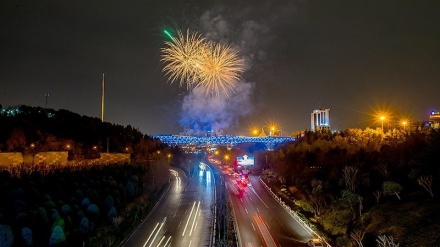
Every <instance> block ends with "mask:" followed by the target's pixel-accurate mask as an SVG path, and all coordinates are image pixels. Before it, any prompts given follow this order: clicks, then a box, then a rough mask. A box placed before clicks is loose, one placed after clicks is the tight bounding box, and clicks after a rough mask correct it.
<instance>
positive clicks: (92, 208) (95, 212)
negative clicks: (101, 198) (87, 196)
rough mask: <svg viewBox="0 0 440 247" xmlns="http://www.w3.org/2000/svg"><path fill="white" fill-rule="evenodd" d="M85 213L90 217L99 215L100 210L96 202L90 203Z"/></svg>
mask: <svg viewBox="0 0 440 247" xmlns="http://www.w3.org/2000/svg"><path fill="white" fill-rule="evenodd" d="M87 213H88V214H89V215H90V216H92V217H99V215H101V211H100V210H99V207H98V206H97V205H96V204H90V206H89V207H88V208H87Z"/></svg>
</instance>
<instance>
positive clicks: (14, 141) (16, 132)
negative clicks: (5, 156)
mask: <svg viewBox="0 0 440 247" xmlns="http://www.w3.org/2000/svg"><path fill="white" fill-rule="evenodd" d="M6 147H7V148H8V151H9V152H11V151H23V150H24V148H25V147H26V136H25V135H24V132H23V130H22V129H17V128H14V129H13V130H12V132H11V135H10V136H9V138H8V140H7V141H6Z"/></svg>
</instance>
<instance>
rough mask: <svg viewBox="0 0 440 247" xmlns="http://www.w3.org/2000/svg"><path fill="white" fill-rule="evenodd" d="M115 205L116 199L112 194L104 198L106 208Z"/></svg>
mask: <svg viewBox="0 0 440 247" xmlns="http://www.w3.org/2000/svg"><path fill="white" fill-rule="evenodd" d="M114 205H115V201H114V200H113V197H112V196H111V195H108V196H106V197H105V199H104V206H105V208H106V209H110V208H112V207H113V206H114Z"/></svg>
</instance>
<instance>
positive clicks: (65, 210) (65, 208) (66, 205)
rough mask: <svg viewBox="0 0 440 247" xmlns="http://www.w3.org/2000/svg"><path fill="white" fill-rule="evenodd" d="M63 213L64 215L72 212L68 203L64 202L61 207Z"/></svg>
mask: <svg viewBox="0 0 440 247" xmlns="http://www.w3.org/2000/svg"><path fill="white" fill-rule="evenodd" d="M61 213H62V214H63V216H67V215H69V214H71V213H72V208H71V207H70V206H69V205H68V204H64V205H63V206H62V207H61Z"/></svg>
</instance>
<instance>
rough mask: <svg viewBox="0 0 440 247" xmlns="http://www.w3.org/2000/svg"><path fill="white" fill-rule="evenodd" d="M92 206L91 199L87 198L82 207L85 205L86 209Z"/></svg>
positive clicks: (82, 202)
mask: <svg viewBox="0 0 440 247" xmlns="http://www.w3.org/2000/svg"><path fill="white" fill-rule="evenodd" d="M90 204H91V202H90V200H89V198H87V197H86V198H84V199H83V200H82V201H81V205H83V207H85V208H87V207H88V206H90Z"/></svg>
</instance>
